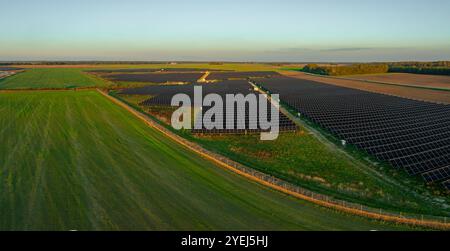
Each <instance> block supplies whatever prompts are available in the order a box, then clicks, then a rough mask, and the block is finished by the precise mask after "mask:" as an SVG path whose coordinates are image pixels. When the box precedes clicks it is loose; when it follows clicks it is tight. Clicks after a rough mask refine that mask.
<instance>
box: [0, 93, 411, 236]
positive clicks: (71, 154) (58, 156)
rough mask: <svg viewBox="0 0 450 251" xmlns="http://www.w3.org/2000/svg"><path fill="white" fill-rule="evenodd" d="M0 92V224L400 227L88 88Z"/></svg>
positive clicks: (138, 227)
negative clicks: (279, 181) (147, 119)
mask: <svg viewBox="0 0 450 251" xmlns="http://www.w3.org/2000/svg"><path fill="white" fill-rule="evenodd" d="M0 97H1V98H0V111H1V113H0V141H1V142H2V145H1V148H0V166H1V168H2V169H1V172H0V186H1V191H2V192H1V194H0V229H1V230H69V229H78V230H109V229H113V230H114V229H122V230H150V229H152V230H157V229H172V230H174V229H181V230H188V229H189V230H208V229H210V230H211V229H216V230H218V229H221V230H226V229H233V230H237V229H253V230H256V229H270V230H275V229H293V230H321V229H323V230H338V229H347V230H352V229H354V230H367V229H392V230H394V229H397V230H398V229H407V228H405V227H402V226H394V225H388V224H381V223H378V222H373V221H369V220H365V219H362V218H358V217H351V216H347V215H345V214H341V213H335V212H333V211H330V210H326V209H322V208H320V207H316V206H313V205H311V204H309V203H306V202H303V201H300V200H297V199H294V198H292V197H290V196H286V195H284V194H281V193H278V192H275V191H273V190H270V189H268V188H265V187H263V186H261V185H258V184H255V183H252V182H249V181H248V180H246V179H244V178H242V177H240V176H237V175H235V174H233V173H230V172H228V171H226V170H223V169H221V168H219V167H217V166H215V165H213V164H212V163H210V162H208V161H206V160H204V159H202V158H200V157H198V156H197V155H195V154H193V153H192V152H190V151H188V150H186V149H184V148H182V147H181V146H179V145H177V144H176V143H174V142H171V141H170V140H167V138H165V137H164V136H162V135H161V134H160V133H158V132H157V131H155V130H154V129H151V128H149V127H147V126H146V125H145V124H144V123H142V122H141V121H139V120H138V119H136V118H135V117H134V116H133V115H131V114H130V113H129V112H127V111H126V110H124V109H123V108H121V107H119V106H117V105H115V104H113V103H112V102H110V101H109V100H107V99H105V98H104V97H102V96H101V95H100V94H98V93H97V92H94V91H54V92H42V91H34V92H20V93H14V92H9V93H0Z"/></svg>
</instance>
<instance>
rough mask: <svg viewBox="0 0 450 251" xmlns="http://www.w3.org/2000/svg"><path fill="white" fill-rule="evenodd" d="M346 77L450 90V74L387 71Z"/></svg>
mask: <svg viewBox="0 0 450 251" xmlns="http://www.w3.org/2000/svg"><path fill="white" fill-rule="evenodd" d="M345 78H353V79H360V80H369V81H376V82H381V83H392V84H399V85H405V86H418V87H427V88H441V89H448V90H449V91H450V76H439V75H424V74H412V73H386V74H373V75H370V74H369V75H352V76H346V77H345Z"/></svg>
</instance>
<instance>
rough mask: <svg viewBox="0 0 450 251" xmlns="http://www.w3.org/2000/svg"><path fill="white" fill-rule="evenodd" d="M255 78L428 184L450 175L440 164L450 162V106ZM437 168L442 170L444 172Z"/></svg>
mask: <svg viewBox="0 0 450 251" xmlns="http://www.w3.org/2000/svg"><path fill="white" fill-rule="evenodd" d="M254 82H256V83H257V84H258V85H260V86H262V87H263V88H264V89H266V90H268V91H269V92H271V93H278V94H280V98H281V100H282V102H284V103H285V104H287V105H288V106H290V107H292V108H294V109H295V110H296V111H297V112H298V113H300V114H301V115H302V116H303V117H304V118H307V119H309V120H311V121H313V122H314V123H316V124H317V125H319V126H320V127H322V128H324V129H326V130H328V131H330V132H331V133H333V134H334V135H336V136H337V137H338V138H340V139H343V140H346V142H348V143H349V144H353V145H355V146H356V147H358V148H360V149H361V150H363V151H366V152H367V153H369V154H371V155H373V156H374V157H376V158H377V159H379V160H380V161H386V162H388V163H391V164H392V165H393V166H394V167H397V168H403V169H405V170H406V171H407V172H408V173H410V174H412V175H415V174H422V173H423V177H424V179H425V180H426V181H427V182H434V181H436V180H435V179H437V177H439V179H440V180H442V179H446V178H449V177H448V172H443V171H442V170H443V169H441V168H444V167H446V166H449V165H450V158H449V155H450V130H449V129H450V105H445V104H436V103H430V102H423V101H417V100H411V99H406V98H400V97H395V96H389V95H383V94H377V93H371V92H367V91H362V90H356V89H351V88H345V87H340V86H333V85H327V84H322V83H317V82H313V81H307V80H300V79H294V78H288V77H273V78H270V79H255V80H254ZM433 170H441V171H436V173H438V174H439V175H440V176H438V174H434V173H432V172H431V171H433ZM444 170H446V169H444ZM425 173H429V174H425ZM433 175H434V176H433ZM433 177H434V178H433Z"/></svg>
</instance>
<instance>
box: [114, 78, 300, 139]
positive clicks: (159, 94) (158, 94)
mask: <svg viewBox="0 0 450 251" xmlns="http://www.w3.org/2000/svg"><path fill="white" fill-rule="evenodd" d="M194 86H195V85H194V84H187V85H176V86H175V85H172V86H170V85H169V86H168V85H166V86H146V87H141V88H133V89H126V90H123V91H121V93H122V94H140V95H152V96H154V97H152V98H150V99H148V100H145V101H144V102H142V103H141V105H144V106H170V105H171V100H172V97H173V96H174V95H175V94H178V93H184V94H187V95H188V96H189V97H190V98H191V100H194ZM202 87H203V88H202V93H203V97H204V96H206V95H207V94H210V93H215V94H218V95H220V96H221V97H222V99H223V100H224V102H225V98H226V97H225V95H226V94H239V93H240V94H243V95H244V96H245V95H247V94H249V93H254V91H253V89H252V86H251V85H250V84H249V83H248V82H247V81H244V80H235V81H224V82H217V83H211V84H204V85H202ZM267 105H268V107H267V111H268V115H267V116H268V119H269V120H270V117H271V104H270V102H267ZM223 106H224V111H223V112H224V114H226V116H233V117H234V127H233V128H234V129H226V128H227V126H226V121H225V120H223V129H206V127H205V126H206V125H204V127H203V128H202V129H193V130H192V132H194V133H209V134H211V133H213V134H214V133H220V134H222V133H223V134H225V133H232V134H242V133H252V132H261V131H267V130H264V129H261V127H260V124H259V112H258V111H256V112H254V111H251V110H250V109H249V106H248V104H246V106H245V107H237V105H235V108H234V113H233V114H227V112H229V111H227V110H226V109H225V103H224V104H223ZM209 108H210V107H207V106H203V107H202V113H203V114H205V113H206V112H207V111H208V109H209ZM239 110H241V111H242V112H243V114H244V116H245V119H244V120H239V118H240V117H239V116H238V111H239ZM238 122H240V123H243V124H245V127H244V128H242V129H239V128H238V127H237V125H238ZM253 122H254V123H256V125H257V127H256V129H254V128H253V129H252V127H250V124H251V123H253ZM279 129H280V131H295V130H296V129H297V126H296V125H295V123H294V122H292V121H291V120H290V119H289V118H288V117H286V116H285V115H284V114H282V113H279Z"/></svg>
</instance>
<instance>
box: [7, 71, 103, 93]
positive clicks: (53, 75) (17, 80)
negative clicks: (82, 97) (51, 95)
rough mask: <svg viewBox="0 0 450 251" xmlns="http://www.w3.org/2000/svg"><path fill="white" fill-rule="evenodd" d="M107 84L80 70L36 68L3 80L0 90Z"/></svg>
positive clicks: (100, 85) (99, 85)
mask: <svg viewBox="0 0 450 251" xmlns="http://www.w3.org/2000/svg"><path fill="white" fill-rule="evenodd" d="M106 85H107V83H106V82H105V81H103V80H101V79H98V78H95V77H93V76H90V75H88V74H86V73H83V72H82V71H81V70H80V69H67V68H42V69H41V68H35V69H27V70H26V71H25V72H22V73H18V74H16V75H14V76H11V77H8V78H5V79H1V80H0V89H47V88H48V89H54V88H75V87H94V86H97V87H103V86H106Z"/></svg>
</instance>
